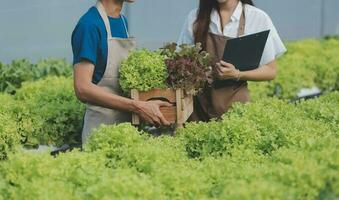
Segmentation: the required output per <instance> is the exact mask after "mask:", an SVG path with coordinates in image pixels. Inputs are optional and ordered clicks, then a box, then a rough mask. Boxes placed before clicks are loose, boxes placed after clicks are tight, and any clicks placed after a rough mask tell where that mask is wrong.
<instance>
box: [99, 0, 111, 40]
mask: <svg viewBox="0 0 339 200" xmlns="http://www.w3.org/2000/svg"><path fill="white" fill-rule="evenodd" d="M96 7H97V9H98V11H99V13H100V16H101V18H102V20H103V21H104V23H105V27H106V31H107V39H111V38H112V31H111V25H110V23H109V20H108V16H107V14H106V11H105V8H104V5H102V3H101V1H98V2H97V4H96Z"/></svg>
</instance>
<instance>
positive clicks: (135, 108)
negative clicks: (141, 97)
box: [130, 99, 140, 114]
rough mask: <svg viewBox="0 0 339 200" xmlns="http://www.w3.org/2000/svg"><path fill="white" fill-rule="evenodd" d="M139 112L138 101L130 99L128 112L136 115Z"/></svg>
mask: <svg viewBox="0 0 339 200" xmlns="http://www.w3.org/2000/svg"><path fill="white" fill-rule="evenodd" d="M139 111H140V101H138V100H134V99H132V100H131V109H130V112H133V113H135V114H138V113H139Z"/></svg>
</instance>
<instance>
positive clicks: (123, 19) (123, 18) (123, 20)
mask: <svg viewBox="0 0 339 200" xmlns="http://www.w3.org/2000/svg"><path fill="white" fill-rule="evenodd" d="M121 18H122V22H123V23H124V27H125V32H126V35H127V38H129V33H128V30H127V25H126V21H125V17H124V16H121Z"/></svg>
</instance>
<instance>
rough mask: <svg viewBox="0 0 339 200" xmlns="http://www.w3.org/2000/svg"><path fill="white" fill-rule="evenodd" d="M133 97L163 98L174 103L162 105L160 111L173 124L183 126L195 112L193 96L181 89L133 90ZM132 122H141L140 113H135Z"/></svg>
mask: <svg viewBox="0 0 339 200" xmlns="http://www.w3.org/2000/svg"><path fill="white" fill-rule="evenodd" d="M131 97H132V99H135V100H140V101H150V100H163V101H168V102H169V103H172V104H173V106H171V107H161V108H160V111H161V113H162V114H163V115H164V117H165V118H166V119H167V120H168V121H169V122H170V123H172V124H177V126H179V127H181V126H182V125H183V124H184V123H185V122H186V121H187V120H188V118H189V117H190V115H191V114H192V113H193V96H192V95H189V94H186V93H185V91H183V90H181V89H177V90H175V89H153V90H151V91H148V92H139V91H137V90H132V91H131ZM132 124H135V125H138V124H140V118H139V116H138V115H136V114H133V116H132Z"/></svg>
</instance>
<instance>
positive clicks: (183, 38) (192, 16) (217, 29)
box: [177, 1, 286, 65]
mask: <svg viewBox="0 0 339 200" xmlns="http://www.w3.org/2000/svg"><path fill="white" fill-rule="evenodd" d="M242 8H243V4H242V3H241V2H240V1H239V4H238V5H237V7H236V9H235V11H234V13H233V15H232V16H231V21H230V22H229V23H228V24H227V25H226V26H225V27H224V31H221V23H220V16H219V14H218V11H217V10H213V11H212V13H211V23H210V27H209V32H211V33H214V34H217V35H224V36H227V37H231V38H235V37H237V34H238V27H239V22H240V17H241V14H242ZM197 14H198V9H194V10H192V11H191V12H190V13H189V15H188V17H187V19H186V21H185V24H184V26H183V28H182V31H181V34H180V38H179V40H178V42H177V43H178V44H179V45H180V44H194V36H193V26H194V22H195V20H196V18H197ZM245 18H246V24H245V35H249V34H253V33H257V32H261V31H266V30H271V31H270V35H269V37H268V39H267V43H266V46H265V49H264V53H263V56H262V58H261V62H260V65H265V64H268V63H269V62H271V61H273V60H275V59H276V58H278V57H279V56H281V55H282V54H284V53H285V52H286V48H285V46H284V43H283V42H282V40H281V39H280V37H279V34H278V32H277V30H276V28H275V27H274V25H273V23H272V20H271V18H270V17H269V16H268V15H267V14H266V13H265V12H264V11H262V10H260V9H258V8H256V7H254V6H251V5H248V4H245Z"/></svg>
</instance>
